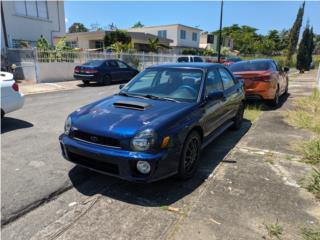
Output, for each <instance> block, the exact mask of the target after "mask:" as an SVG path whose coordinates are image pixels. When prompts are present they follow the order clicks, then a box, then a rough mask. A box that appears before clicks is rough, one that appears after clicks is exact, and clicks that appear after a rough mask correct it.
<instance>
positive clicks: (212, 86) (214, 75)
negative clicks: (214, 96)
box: [205, 70, 223, 96]
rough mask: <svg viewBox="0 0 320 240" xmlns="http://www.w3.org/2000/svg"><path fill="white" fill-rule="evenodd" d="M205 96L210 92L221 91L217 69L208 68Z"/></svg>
mask: <svg viewBox="0 0 320 240" xmlns="http://www.w3.org/2000/svg"><path fill="white" fill-rule="evenodd" d="M205 91H206V96H208V94H210V93H214V92H218V91H223V85H222V82H221V79H220V76H219V73H218V71H217V70H210V71H209V72H208V77H207V81H206V89H205Z"/></svg>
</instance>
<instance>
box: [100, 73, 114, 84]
mask: <svg viewBox="0 0 320 240" xmlns="http://www.w3.org/2000/svg"><path fill="white" fill-rule="evenodd" d="M111 82H112V79H111V76H110V75H106V76H104V77H102V81H101V83H102V85H110V84H111Z"/></svg>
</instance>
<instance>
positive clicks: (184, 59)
mask: <svg viewBox="0 0 320 240" xmlns="http://www.w3.org/2000/svg"><path fill="white" fill-rule="evenodd" d="M177 62H179V63H181V62H203V59H202V58H201V57H198V56H183V57H178V59H177Z"/></svg>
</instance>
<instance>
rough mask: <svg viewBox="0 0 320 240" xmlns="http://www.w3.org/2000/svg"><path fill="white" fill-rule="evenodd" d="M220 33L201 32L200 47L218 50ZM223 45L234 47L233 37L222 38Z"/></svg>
mask: <svg viewBox="0 0 320 240" xmlns="http://www.w3.org/2000/svg"><path fill="white" fill-rule="evenodd" d="M218 44H219V35H217V34H209V33H208V32H202V33H201V34H200V43H199V47H200V48H202V49H211V50H214V51H218ZM221 45H222V47H228V48H230V49H231V50H232V49H233V39H232V38H229V37H225V38H222V44H221Z"/></svg>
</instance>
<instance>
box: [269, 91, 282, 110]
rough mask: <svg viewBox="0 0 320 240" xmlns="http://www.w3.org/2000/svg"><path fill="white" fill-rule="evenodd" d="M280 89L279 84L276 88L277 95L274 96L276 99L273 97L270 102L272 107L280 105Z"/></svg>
mask: <svg viewBox="0 0 320 240" xmlns="http://www.w3.org/2000/svg"><path fill="white" fill-rule="evenodd" d="M279 91H280V89H279V86H277V90H276V94H275V96H274V99H272V100H271V101H270V102H269V105H270V106H271V107H276V106H278V104H279V99H280V95H279Z"/></svg>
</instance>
